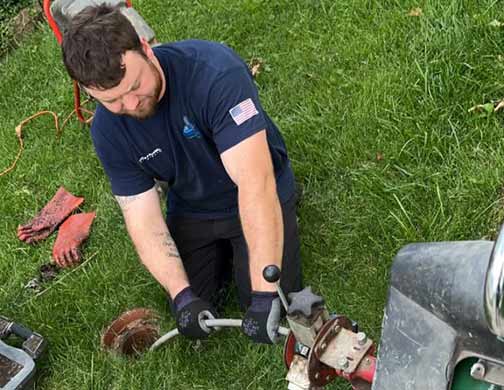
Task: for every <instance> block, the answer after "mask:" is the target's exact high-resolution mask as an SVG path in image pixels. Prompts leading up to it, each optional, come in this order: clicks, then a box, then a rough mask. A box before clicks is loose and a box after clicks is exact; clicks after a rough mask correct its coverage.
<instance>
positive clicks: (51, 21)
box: [43, 0, 132, 123]
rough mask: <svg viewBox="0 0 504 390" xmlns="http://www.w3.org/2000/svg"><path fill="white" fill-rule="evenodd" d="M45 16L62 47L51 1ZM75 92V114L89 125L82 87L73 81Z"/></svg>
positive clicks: (60, 35) (47, 0)
mask: <svg viewBox="0 0 504 390" xmlns="http://www.w3.org/2000/svg"><path fill="white" fill-rule="evenodd" d="M43 6H44V14H45V16H46V18H47V22H48V23H49V27H51V30H52V31H53V33H54V36H55V37H56V40H57V41H58V44H59V45H61V42H62V41H63V34H62V33H61V30H60V29H59V27H58V24H57V23H56V21H55V20H54V18H53V16H52V14H51V0H44V4H43ZM126 6H127V7H131V6H132V5H131V1H130V0H126ZM73 90H74V108H75V113H76V114H77V117H78V118H79V121H80V122H82V123H87V120H86V118H84V116H83V115H82V111H81V98H80V87H79V84H78V83H77V81H75V80H73Z"/></svg>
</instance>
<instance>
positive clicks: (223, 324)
mask: <svg viewBox="0 0 504 390" xmlns="http://www.w3.org/2000/svg"><path fill="white" fill-rule="evenodd" d="M205 325H206V326H208V327H209V328H240V327H241V325H242V320H235V319H231V318H219V319H215V320H205ZM289 332H290V329H289V328H285V327H283V326H280V327H279V328H278V334H279V335H281V336H287V335H288V334H289ZM178 334H179V331H178V329H177V328H175V329H172V330H170V331H169V332H168V333H166V334H165V335H163V336H161V337H160V338H159V339H157V340H156V342H155V343H154V344H152V345H151V347H150V348H149V351H154V350H155V349H157V348H158V347H159V346H160V345H162V344H164V343H166V342H167V341H168V340H170V339H172V338H174V337H175V336H177V335H178Z"/></svg>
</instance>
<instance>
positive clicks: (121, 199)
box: [115, 194, 141, 211]
mask: <svg viewBox="0 0 504 390" xmlns="http://www.w3.org/2000/svg"><path fill="white" fill-rule="evenodd" d="M140 196H141V194H140V195H131V196H117V195H116V197H115V198H116V200H117V203H119V207H121V209H122V210H123V211H126V210H127V209H128V205H129V204H130V203H132V202H134V201H135V200H137V199H138V198H140Z"/></svg>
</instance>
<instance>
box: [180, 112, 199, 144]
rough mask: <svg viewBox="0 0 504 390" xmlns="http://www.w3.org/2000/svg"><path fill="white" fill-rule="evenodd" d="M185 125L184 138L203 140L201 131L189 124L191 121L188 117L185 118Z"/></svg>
mask: <svg viewBox="0 0 504 390" xmlns="http://www.w3.org/2000/svg"><path fill="white" fill-rule="evenodd" d="M184 123H185V126H184V128H183V129H182V134H184V137H186V138H188V139H193V138H201V133H200V131H199V130H198V129H197V128H196V126H194V125H193V124H192V123H191V122H189V119H187V117H186V116H184Z"/></svg>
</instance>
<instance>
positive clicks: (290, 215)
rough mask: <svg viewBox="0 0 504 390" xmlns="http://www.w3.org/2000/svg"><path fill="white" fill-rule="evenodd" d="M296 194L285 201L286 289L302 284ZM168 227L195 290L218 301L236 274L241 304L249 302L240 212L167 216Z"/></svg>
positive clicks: (283, 284)
mask: <svg viewBox="0 0 504 390" xmlns="http://www.w3.org/2000/svg"><path fill="white" fill-rule="evenodd" d="M296 198H297V197H296V195H293V196H292V197H291V199H290V200H288V201H287V202H286V203H285V204H283V205H282V215H283V224H284V250H283V258H282V276H281V278H280V285H281V287H282V289H283V291H284V292H285V294H288V293H289V292H293V291H299V290H300V289H301V285H302V278H301V259H300V252H299V237H298V227H297V219H296ZM167 224H168V229H169V230H170V233H171V235H172V237H173V239H174V241H175V244H176V245H177V248H178V250H179V253H180V256H181V258H182V262H183V264H184V268H185V271H186V273H187V277H188V278H189V283H190V284H191V288H192V290H193V292H194V293H195V294H196V295H198V296H199V297H200V298H202V299H205V300H207V301H209V302H212V303H214V304H215V301H216V298H217V293H218V292H219V290H221V289H222V288H223V287H224V286H225V285H226V284H227V282H229V281H230V280H231V279H232V278H234V281H235V284H236V286H237V288H238V297H239V300H240V307H241V308H242V310H245V309H246V308H247V307H248V306H249V304H250V296H251V283H250V272H249V258H248V249H247V243H246V241H245V237H244V235H243V231H242V228H241V224H240V219H239V217H238V216H236V217H232V218H223V219H210V220H201V219H195V218H190V217H186V216H170V215H169V216H168V217H167Z"/></svg>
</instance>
